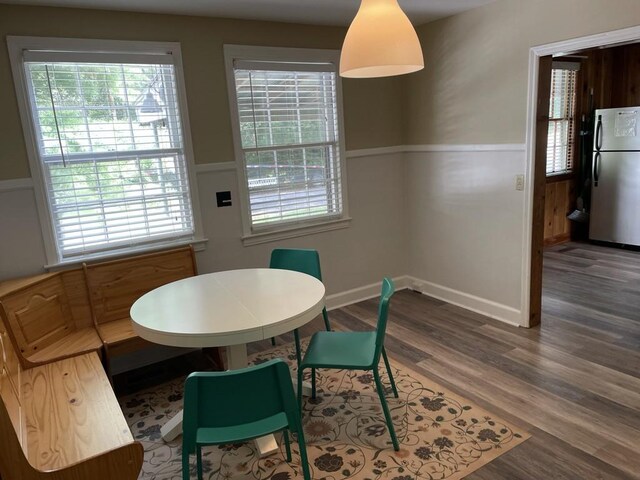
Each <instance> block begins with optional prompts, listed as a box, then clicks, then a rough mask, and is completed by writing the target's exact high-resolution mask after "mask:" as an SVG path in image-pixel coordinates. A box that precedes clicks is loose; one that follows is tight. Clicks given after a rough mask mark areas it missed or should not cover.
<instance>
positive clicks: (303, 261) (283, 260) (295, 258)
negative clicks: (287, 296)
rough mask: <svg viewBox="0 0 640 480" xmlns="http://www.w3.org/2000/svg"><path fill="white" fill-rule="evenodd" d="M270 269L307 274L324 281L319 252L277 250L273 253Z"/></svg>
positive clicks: (298, 249)
mask: <svg viewBox="0 0 640 480" xmlns="http://www.w3.org/2000/svg"><path fill="white" fill-rule="evenodd" d="M269 268H278V269H280V270H293V271H295V272H300V273H306V274H307V275H311V276H312V277H316V278H317V279H318V280H320V281H322V273H321V272H320V255H319V254H318V251H317V250H310V249H302V248H276V249H274V250H273V251H272V252H271V263H270V264H269Z"/></svg>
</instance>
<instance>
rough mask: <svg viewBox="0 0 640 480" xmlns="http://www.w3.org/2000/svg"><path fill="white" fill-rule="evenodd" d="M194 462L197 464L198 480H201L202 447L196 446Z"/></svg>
mask: <svg viewBox="0 0 640 480" xmlns="http://www.w3.org/2000/svg"><path fill="white" fill-rule="evenodd" d="M196 455H197V457H196V461H197V463H198V465H197V467H198V480H202V447H201V446H200V445H196Z"/></svg>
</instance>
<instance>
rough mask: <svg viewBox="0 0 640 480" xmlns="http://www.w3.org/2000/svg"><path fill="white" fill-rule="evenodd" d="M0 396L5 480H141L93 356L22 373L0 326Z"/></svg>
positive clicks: (137, 455) (135, 448)
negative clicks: (138, 479)
mask: <svg viewBox="0 0 640 480" xmlns="http://www.w3.org/2000/svg"><path fill="white" fill-rule="evenodd" d="M47 278H50V277H47ZM0 397H1V399H2V401H0V477H1V478H2V479H3V480H45V479H50V480H88V479H90V480H113V479H118V480H134V479H137V478H138V475H139V472H140V469H141V468H142V459H143V449H142V445H141V444H140V443H139V442H135V441H134V440H133V437H132V435H131V431H130V430H129V427H128V425H127V422H126V420H125V418H124V416H123V414H122V411H121V410H120V406H119V405H118V402H117V400H116V397H115V395H114V393H113V390H112V389H111V385H110V383H109V380H108V378H107V376H106V374H105V372H104V370H103V368H102V364H101V362H100V358H99V357H98V355H97V353H95V352H92V353H87V354H83V355H79V356H75V357H69V358H65V359H63V360H59V361H55V362H52V363H49V364H46V365H41V366H34V367H32V368H30V369H29V370H23V369H22V367H21V365H20V362H19V361H18V355H17V352H16V351H15V350H14V348H13V345H12V343H11V341H10V339H9V337H8V335H7V332H6V330H5V324H4V323H3V322H2V321H1V320H0Z"/></svg>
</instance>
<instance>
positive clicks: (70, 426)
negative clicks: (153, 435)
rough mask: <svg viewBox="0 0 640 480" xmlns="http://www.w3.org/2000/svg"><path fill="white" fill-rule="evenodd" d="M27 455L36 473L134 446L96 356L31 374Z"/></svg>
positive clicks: (27, 375)
mask: <svg viewBox="0 0 640 480" xmlns="http://www.w3.org/2000/svg"><path fill="white" fill-rule="evenodd" d="M22 377H23V378H22V398H23V399H22V408H23V412H24V413H23V415H24V421H25V426H26V432H25V433H26V435H25V438H23V443H26V452H27V458H28V460H29V463H30V464H31V465H32V466H33V468H35V469H36V470H41V471H48V470H59V469H62V468H66V467H68V466H70V465H73V464H75V463H78V462H81V461H83V460H86V459H88V458H92V457H95V456H97V455H100V454H102V453H104V452H107V451H110V450H115V449H117V448H119V447H122V446H126V445H130V444H133V443H134V440H133V436H132V435H131V430H129V426H128V425H127V422H126V420H125V418H124V416H123V414H122V411H121V410H120V406H119V404H118V400H117V399H116V396H115V394H114V393H113V390H112V389H111V384H110V383H109V379H108V378H107V376H106V375H105V373H104V369H103V367H102V363H101V362H100V358H99V357H98V355H96V354H95V353H91V354H86V355H81V356H77V357H74V358H68V359H64V360H60V361H58V362H54V363H49V364H47V365H42V366H40V367H35V368H32V369H29V370H25V371H24V372H23V373H22Z"/></svg>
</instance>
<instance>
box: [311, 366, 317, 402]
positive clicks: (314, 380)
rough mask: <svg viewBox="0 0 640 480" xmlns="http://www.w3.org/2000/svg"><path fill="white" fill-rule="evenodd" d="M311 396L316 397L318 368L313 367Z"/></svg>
mask: <svg viewBox="0 0 640 480" xmlns="http://www.w3.org/2000/svg"><path fill="white" fill-rule="evenodd" d="M311 398H313V399H314V400H315V399H316V369H315V368H312V369H311Z"/></svg>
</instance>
